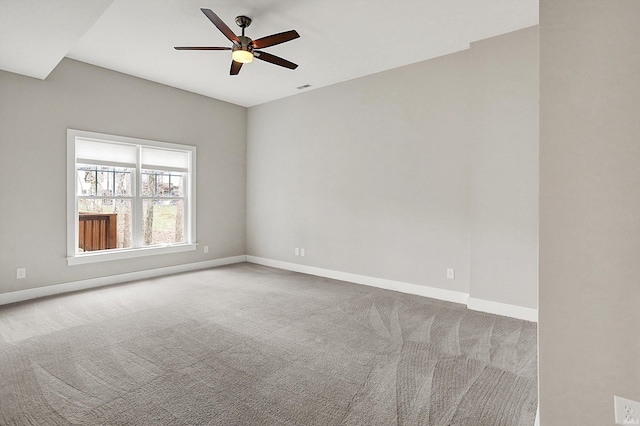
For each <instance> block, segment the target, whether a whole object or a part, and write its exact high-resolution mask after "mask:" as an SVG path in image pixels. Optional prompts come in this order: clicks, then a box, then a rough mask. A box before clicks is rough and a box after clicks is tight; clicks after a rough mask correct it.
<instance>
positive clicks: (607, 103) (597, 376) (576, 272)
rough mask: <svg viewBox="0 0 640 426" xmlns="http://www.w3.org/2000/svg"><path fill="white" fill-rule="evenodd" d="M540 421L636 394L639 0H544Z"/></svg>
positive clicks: (598, 413) (608, 415)
mask: <svg viewBox="0 0 640 426" xmlns="http://www.w3.org/2000/svg"><path fill="white" fill-rule="evenodd" d="M540 12H541V13H540V37H541V39H540V65H541V68H540V124H541V126H540V290H539V292H540V311H539V317H540V320H539V321H540V323H539V327H540V328H539V351H540V371H539V376H540V397H541V399H540V415H541V417H540V419H541V424H542V425H543V426H545V425H560V424H580V425H594V426H596V425H597V426H600V425H613V424H614V420H613V418H614V417H613V395H614V394H617V395H620V396H623V397H626V398H629V399H632V400H636V401H640V315H639V313H640V279H639V277H640V118H639V117H640V77H639V76H640V55H639V52H640V25H638V22H639V21H640V2H639V1H637V0H616V1H604V0H601V1H584V0H562V1H558V0H542V1H541V4H540Z"/></svg>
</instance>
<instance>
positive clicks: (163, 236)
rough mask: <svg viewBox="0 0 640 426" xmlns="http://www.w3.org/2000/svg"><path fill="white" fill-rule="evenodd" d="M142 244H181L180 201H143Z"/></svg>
mask: <svg viewBox="0 0 640 426" xmlns="http://www.w3.org/2000/svg"><path fill="white" fill-rule="evenodd" d="M143 220H144V221H143V226H142V228H143V230H142V234H143V244H144V245H145V246H152V245H158V244H174V243H183V242H184V241H185V239H184V203H183V201H182V200H180V199H174V200H168V199H151V200H144V201H143Z"/></svg>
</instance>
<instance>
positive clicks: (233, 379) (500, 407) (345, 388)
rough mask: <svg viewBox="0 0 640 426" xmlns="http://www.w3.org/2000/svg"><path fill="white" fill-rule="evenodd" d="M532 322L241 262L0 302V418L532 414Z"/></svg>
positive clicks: (494, 417)
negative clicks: (0, 303)
mask: <svg viewBox="0 0 640 426" xmlns="http://www.w3.org/2000/svg"><path fill="white" fill-rule="evenodd" d="M536 347H537V343H536V325H535V324H534V323H530V322H526V321H519V320H514V319H509V318H504V317H499V316H495V315H489V314H483V313H477V312H473V311H468V310H466V309H465V307H464V306H462V305H457V304H454V303H448V302H442V301H436V300H433V299H427V298H422V297H418V296H411V295H406V294H401V293H396V292H391V291H386V290H381V289H375V288H370V287H365V286H360V285H356V284H349V283H344V282H339V281H334V280H329V279H324V278H318V277H312V276H307V275H302V274H297V273H293V272H287V271H281V270H277V269H271V268H267V267H263V266H258V265H252V264H238V265H232V266H226V267H221V268H215V269H209V270H204V271H198V272H192V273H186V274H180V275H173V276H168V277H162V278H157V279H150V280H145V281H140V282H135V283H130V284H122V285H117V286H111V287H106V288H101V289H95V290H91V291H85V292H80V293H75V294H70V295H62V296H57V297H50V298H46V299H41V300H37V301H30V302H24V303H19V304H14V305H8V306H4V307H0V384H1V387H0V424H2V425H68V424H78V425H201V424H202V425H208V424H212V425H341V424H344V425H434V426H435V425H474V426H482V425H487V426H497V425H505V426H506V425H518V426H520V425H527V426H529V425H533V423H534V417H535V411H536V406H537V371H536Z"/></svg>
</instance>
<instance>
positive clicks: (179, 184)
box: [142, 170, 184, 197]
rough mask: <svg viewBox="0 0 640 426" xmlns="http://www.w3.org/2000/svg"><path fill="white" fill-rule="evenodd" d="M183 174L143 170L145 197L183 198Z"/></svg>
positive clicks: (143, 193)
mask: <svg viewBox="0 0 640 426" xmlns="http://www.w3.org/2000/svg"><path fill="white" fill-rule="evenodd" d="M183 175H184V174H183V173H179V172H169V171H163V170H142V196H143V197H182V196H183V194H184V192H183V181H184V179H183Z"/></svg>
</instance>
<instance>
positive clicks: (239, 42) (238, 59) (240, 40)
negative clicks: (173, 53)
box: [174, 9, 300, 75]
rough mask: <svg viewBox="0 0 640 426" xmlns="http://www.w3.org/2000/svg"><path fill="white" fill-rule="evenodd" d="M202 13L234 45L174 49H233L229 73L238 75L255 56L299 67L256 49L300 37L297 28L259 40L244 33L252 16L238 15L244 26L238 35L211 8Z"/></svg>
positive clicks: (238, 21)
mask: <svg viewBox="0 0 640 426" xmlns="http://www.w3.org/2000/svg"><path fill="white" fill-rule="evenodd" d="M200 10H201V11H202V13H204V14H205V15H206V16H207V18H209V20H210V21H211V22H213V25H215V26H216V27H217V28H218V29H219V30H220V32H222V34H224V35H225V37H227V38H228V39H229V41H231V42H232V43H233V46H232V47H217V46H192V47H189V46H184V47H183V46H176V47H174V49H176V50H231V51H232V53H231V58H232V61H231V71H230V72H229V74H231V75H237V74H238V73H239V72H240V68H242V64H246V63H249V62H251V61H252V60H253V58H257V59H260V60H262V61H266V62H271V63H272V64H276V65H280V66H281V67H285V68H289V69H292V70H294V69H296V68H297V67H298V65H297V64H294V63H293V62H290V61H287V60H286V59H283V58H280V57H279V56H276V55H272V54H270V53H267V52H262V51H261V50H256V49H264V48H265V47H270V46H275V45H276V44H280V43H284V42H286V41H290V40H293V39H296V38H298V37H300V34H298V32H297V31H295V30H290V31H285V32H283V33H278V34H272V35H270V36H266V37H262V38H259V39H257V40H251V39H250V38H249V37H246V36H245V35H244V29H245V28H247V27H248V26H249V25H251V18H249V17H246V16H242V15H241V16H238V17H236V24H238V26H239V27H240V28H242V35H240V36H237V35H235V33H234V32H233V31H231V28H229V27H228V26H227V24H225V23H224V22H223V21H222V19H220V18H219V17H218V15H216V14H215V13H213V11H212V10H211V9H200Z"/></svg>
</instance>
